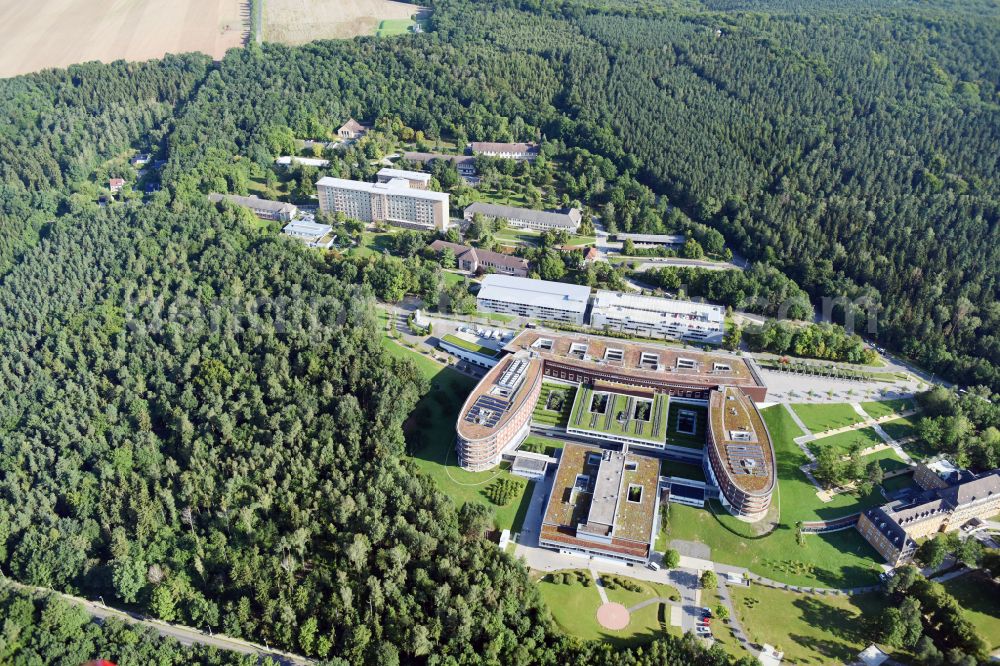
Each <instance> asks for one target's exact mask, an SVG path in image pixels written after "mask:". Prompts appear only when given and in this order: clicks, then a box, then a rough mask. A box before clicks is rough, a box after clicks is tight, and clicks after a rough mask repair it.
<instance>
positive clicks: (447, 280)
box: [441, 271, 469, 287]
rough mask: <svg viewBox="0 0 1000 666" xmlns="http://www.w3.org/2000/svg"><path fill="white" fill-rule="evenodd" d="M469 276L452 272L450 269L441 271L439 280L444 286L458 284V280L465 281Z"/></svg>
mask: <svg viewBox="0 0 1000 666" xmlns="http://www.w3.org/2000/svg"><path fill="white" fill-rule="evenodd" d="M468 279H469V278H468V277H466V276H465V275H462V274H461V273H452V272H451V271H442V273H441V280H442V281H443V282H444V286H446V287H450V286H451V285H453V284H458V283H460V282H465V281H466V280H468Z"/></svg>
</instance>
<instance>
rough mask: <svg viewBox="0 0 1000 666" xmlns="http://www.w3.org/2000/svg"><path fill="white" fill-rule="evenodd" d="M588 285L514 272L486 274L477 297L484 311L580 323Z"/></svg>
mask: <svg viewBox="0 0 1000 666" xmlns="http://www.w3.org/2000/svg"><path fill="white" fill-rule="evenodd" d="M589 299H590V287H585V286H580V285H576V284H565V283H563V282H550V281H548V280H532V279H530V278H523V277H515V276H513V275H487V276H486V277H485V278H483V286H482V288H481V289H480V290H479V295H478V296H477V297H476V306H477V307H478V308H479V310H481V311H483V312H498V313H502V314H511V315H516V316H520V317H532V318H534V319H544V320H548V321H561V322H566V323H570V324H583V317H584V314H585V313H586V312H587V301H588V300H589Z"/></svg>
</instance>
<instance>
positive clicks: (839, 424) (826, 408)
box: [792, 403, 862, 435]
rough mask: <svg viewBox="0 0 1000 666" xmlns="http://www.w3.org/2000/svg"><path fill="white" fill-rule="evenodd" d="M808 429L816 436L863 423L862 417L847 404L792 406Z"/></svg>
mask: <svg viewBox="0 0 1000 666" xmlns="http://www.w3.org/2000/svg"><path fill="white" fill-rule="evenodd" d="M792 409H793V410H795V413H796V414H798V416H799V418H800V419H802V422H803V423H805V424H806V427H807V428H809V430H810V431H811V432H812V433H813V434H814V435H816V434H819V433H821V432H824V431H826V430H833V429H834V428H843V427H844V426H849V425H853V424H855V423H860V422H861V421H862V418H861V415H860V414H858V413H857V412H856V411H854V408H853V407H851V406H850V405H848V404H846V403H836V404H829V405H813V404H798V405H792Z"/></svg>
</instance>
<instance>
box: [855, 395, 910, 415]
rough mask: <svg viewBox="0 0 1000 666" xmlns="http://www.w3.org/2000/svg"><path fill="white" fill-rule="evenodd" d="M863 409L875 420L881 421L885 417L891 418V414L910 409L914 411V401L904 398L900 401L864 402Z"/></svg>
mask: <svg viewBox="0 0 1000 666" xmlns="http://www.w3.org/2000/svg"><path fill="white" fill-rule="evenodd" d="M861 409H863V410H865V413H866V414H868V416H870V417H872V418H873V419H880V418H882V417H883V416H889V414H895V413H897V412H905V411H906V410H908V409H913V401H912V400H909V399H906V398H903V399H899V400H879V401H877V402H863V403H861Z"/></svg>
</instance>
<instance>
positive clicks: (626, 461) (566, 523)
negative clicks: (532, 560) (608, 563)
mask: <svg viewBox="0 0 1000 666" xmlns="http://www.w3.org/2000/svg"><path fill="white" fill-rule="evenodd" d="M659 470H660V464H659V461H657V460H655V459H653V458H649V457H647V456H643V455H639V454H636V453H633V452H631V451H629V452H623V451H604V450H601V449H599V448H597V447H592V446H585V445H581V444H571V443H567V444H566V445H565V446H564V447H563V450H562V454H561V455H560V457H559V467H558V469H557V470H556V474H555V479H554V480H553V482H552V490H551V492H550V493H549V498H548V502H547V504H546V505H545V513H544V514H543V515H542V527H541V530H540V532H539V535H538V543H539V545H541V546H544V547H547V548H555V549H559V550H568V551H572V552H577V553H582V554H585V555H596V556H599V557H607V558H612V559H616V560H624V561H626V562H638V563H642V564H645V563H646V562H648V561H649V559H650V555H651V554H652V553H653V548H654V545H655V542H656V535H657V533H658V532H659V513H660V512H659V499H660V498H659V493H658V485H659Z"/></svg>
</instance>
